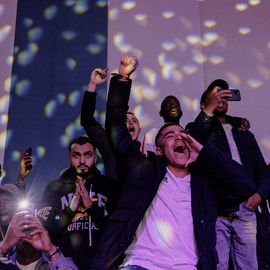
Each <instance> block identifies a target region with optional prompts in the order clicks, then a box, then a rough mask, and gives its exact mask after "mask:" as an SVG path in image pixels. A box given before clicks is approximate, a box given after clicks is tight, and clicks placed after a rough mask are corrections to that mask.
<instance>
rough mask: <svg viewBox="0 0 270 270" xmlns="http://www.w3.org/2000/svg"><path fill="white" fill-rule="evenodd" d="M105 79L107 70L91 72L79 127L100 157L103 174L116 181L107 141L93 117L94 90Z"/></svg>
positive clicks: (113, 161) (94, 108)
mask: <svg viewBox="0 0 270 270" xmlns="http://www.w3.org/2000/svg"><path fill="white" fill-rule="evenodd" d="M107 79H108V69H100V68H96V69H94V70H93V71H92V73H91V76H90V80H89V83H88V88H87V91H86V92H85V94H84V98H83V102H82V108H81V125H82V126H83V128H84V130H85V132H86V133H87V135H88V137H89V138H91V140H92V141H93V144H94V145H96V147H97V149H98V150H99V152H100V154H101V156H102V159H103V163H104V167H105V174H106V175H107V176H110V177H112V178H114V179H116V161H115V157H114V154H113V152H112V150H111V147H110V144H109V140H108V138H107V136H106V134H105V131H104V129H103V128H102V126H101V125H100V124H99V123H98V122H97V121H96V119H95V117H94V113H95V110H96V96H97V94H96V88H97V86H99V85H101V84H103V83H105V82H106V81H107Z"/></svg>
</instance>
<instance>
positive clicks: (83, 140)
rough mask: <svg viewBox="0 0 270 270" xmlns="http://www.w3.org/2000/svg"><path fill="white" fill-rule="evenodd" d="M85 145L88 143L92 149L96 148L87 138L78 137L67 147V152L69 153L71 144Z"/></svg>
mask: <svg viewBox="0 0 270 270" xmlns="http://www.w3.org/2000/svg"><path fill="white" fill-rule="evenodd" d="M86 143H90V144H91V145H93V147H94V149H95V148H96V147H95V145H94V144H93V142H92V140H91V139H90V138H89V137H86V136H79V137H76V138H74V139H73V140H72V141H71V142H70V143H69V146H68V151H69V152H70V151H71V147H72V145H73V144H79V145H84V144H86Z"/></svg>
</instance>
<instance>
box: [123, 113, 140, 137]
mask: <svg viewBox="0 0 270 270" xmlns="http://www.w3.org/2000/svg"><path fill="white" fill-rule="evenodd" d="M126 124H127V129H128V132H129V133H130V136H131V138H132V140H133V141H136V140H138V137H139V134H140V131H141V128H140V124H139V121H138V119H137V118H136V116H135V115H134V114H131V113H127V121H126Z"/></svg>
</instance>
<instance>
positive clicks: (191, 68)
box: [179, 65, 198, 80]
mask: <svg viewBox="0 0 270 270" xmlns="http://www.w3.org/2000/svg"><path fill="white" fill-rule="evenodd" d="M182 69H183V71H184V73H185V74H186V75H192V74H194V73H196V72H197V71H198V68H197V67H196V66H194V65H184V66H183V67H182ZM179 75H180V74H179ZM180 76H181V75H180ZM182 77H183V76H181V77H179V80H181V78H182Z"/></svg>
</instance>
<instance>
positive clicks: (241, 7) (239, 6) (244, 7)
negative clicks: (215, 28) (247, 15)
mask: <svg viewBox="0 0 270 270" xmlns="http://www.w3.org/2000/svg"><path fill="white" fill-rule="evenodd" d="M235 9H236V10H238V11H245V10H247V9H248V5H247V4H245V3H237V4H235Z"/></svg>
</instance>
